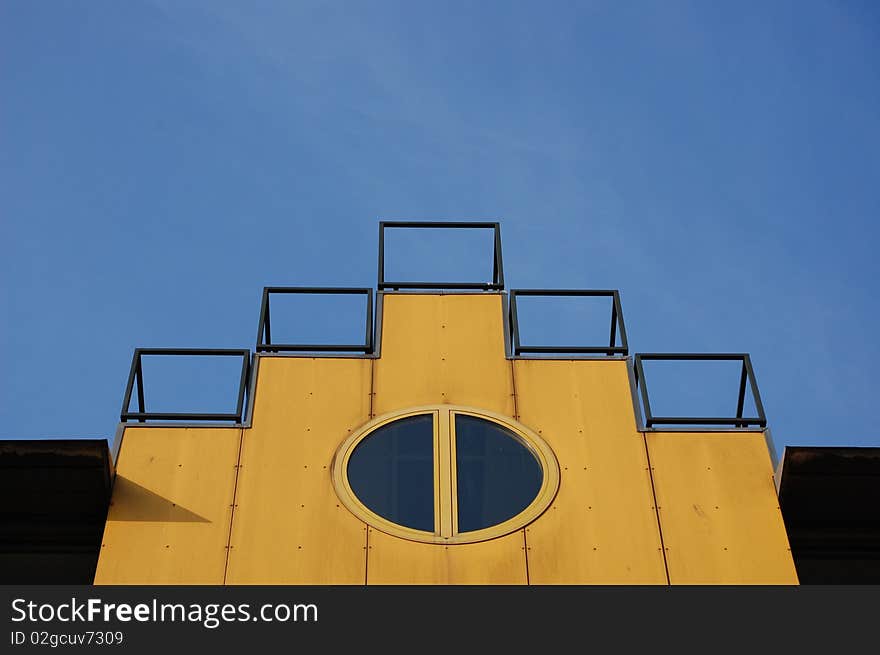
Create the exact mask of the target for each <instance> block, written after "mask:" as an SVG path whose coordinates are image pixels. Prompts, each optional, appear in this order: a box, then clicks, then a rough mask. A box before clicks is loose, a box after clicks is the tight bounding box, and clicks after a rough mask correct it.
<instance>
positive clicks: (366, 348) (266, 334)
mask: <svg viewBox="0 0 880 655" xmlns="http://www.w3.org/2000/svg"><path fill="white" fill-rule="evenodd" d="M273 293H279V294H280V293H283V294H315V295H361V294H363V295H365V296H366V297H367V321H366V330H365V336H364V343H362V344H304V343H272V326H271V320H270V313H269V296H270V295H271V294H273ZM373 344H374V338H373V290H372V289H371V288H369V287H263V302H262V304H261V306H260V324H259V326H258V328H257V346H256V349H257V352H258V353H260V352H268V353H277V352H354V353H364V354H367V355H368V354H370V353H372V352H373Z"/></svg>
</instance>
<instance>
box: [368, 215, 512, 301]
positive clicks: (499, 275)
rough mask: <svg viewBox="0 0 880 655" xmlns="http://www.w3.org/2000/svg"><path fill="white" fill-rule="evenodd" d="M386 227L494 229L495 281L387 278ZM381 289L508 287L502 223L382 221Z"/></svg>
mask: <svg viewBox="0 0 880 655" xmlns="http://www.w3.org/2000/svg"><path fill="white" fill-rule="evenodd" d="M386 228H414V229H422V228H442V229H456V230H457V229H478V230H493V232H494V235H495V239H494V247H493V253H492V262H493V263H492V281H491V282H402V281H401V282H388V281H386V280H385V229H386ZM376 288H377V289H378V290H379V291H384V290H386V289H393V290H400V289H470V290H482V291H501V290H503V289H504V265H503V261H502V257H501V224H500V223H498V222H492V221H482V222H470V221H464V222H463V221H455V222H448V221H379V281H378V284H377V286H376Z"/></svg>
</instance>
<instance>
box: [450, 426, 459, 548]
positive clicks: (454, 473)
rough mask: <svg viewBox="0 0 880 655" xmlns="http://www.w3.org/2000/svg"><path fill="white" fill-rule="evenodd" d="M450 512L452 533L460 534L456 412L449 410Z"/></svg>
mask: <svg viewBox="0 0 880 655" xmlns="http://www.w3.org/2000/svg"><path fill="white" fill-rule="evenodd" d="M448 415H449V512H450V517H451V519H452V520H451V523H452V533H451V535H450V536H452V535H457V534H458V455H457V453H456V440H455V412H454V411H453V410H449V412H448Z"/></svg>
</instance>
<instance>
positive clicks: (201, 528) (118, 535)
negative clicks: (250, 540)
mask: <svg viewBox="0 0 880 655" xmlns="http://www.w3.org/2000/svg"><path fill="white" fill-rule="evenodd" d="M240 440H241V429H239V428H163V427H129V428H126V430H125V433H124V437H123V441H122V448H121V451H120V454H119V461H118V464H117V468H116V482H115V483H114V487H113V497H112V501H111V506H110V512H109V515H108V517H107V525H106V527H105V529H104V538H103V543H102V545H101V554H100V557H99V559H98V569H97V572H96V574H95V584H222V583H223V571H224V567H225V563H226V546H227V542H228V539H229V525H230V514H231V506H232V497H233V491H234V485H235V466H236V462H237V460H238V451H239V445H240Z"/></svg>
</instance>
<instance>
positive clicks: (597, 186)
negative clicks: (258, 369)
mask: <svg viewBox="0 0 880 655" xmlns="http://www.w3.org/2000/svg"><path fill="white" fill-rule="evenodd" d="M878 37H880V13H878V11H877V10H876V8H875V7H874V5H873V4H872V3H868V2H835V3H831V2H819V1H811V2H798V3H795V2H771V3H758V2H746V3H742V2H737V3H727V4H726V5H722V4H721V3H704V2H690V3H689V2H637V3H620V2H607V3H606V2H595V3H574V2H553V3H494V2H482V3H471V2H468V3H463V2H462V3H456V2H450V3H412V2H401V3H326V2H300V3H286V2H275V3H269V2H253V3H231V2H229V3H227V2H183V1H180V0H175V1H173V2H171V1H169V2H133V1H132V2H125V3H120V2H109V1H108V2H102V1H99V0H93V1H91V2H88V3H82V2H52V3H49V2H41V3H35V2H26V1H6V2H3V3H2V4H0V243H2V244H3V257H2V258H0V280H2V283H0V347H2V352H3V365H2V367H0V425H2V428H0V437H5V438H12V437H15V438H41V437H111V436H112V434H113V431H114V429H115V425H116V417H117V416H118V411H119V404H120V402H121V398H122V393H123V388H124V383H125V379H126V376H127V372H128V366H129V362H130V358H131V353H132V350H133V348H134V347H135V346H181V347H184V346H190V347H252V346H253V342H254V335H255V333H256V319H257V312H258V309H259V296H260V289H261V287H262V286H263V285H267V284H273V285H285V284H318V285H355V286H369V285H372V284H374V283H375V278H376V268H375V255H376V246H377V222H378V220H379V219H380V218H384V219H388V220H393V219H425V220H446V219H449V220H466V219H472V220H493V219H497V220H500V221H501V222H502V236H503V241H504V256H505V272H506V276H507V282H508V286H509V287H587V288H617V289H620V290H621V295H622V300H623V309H624V313H625V316H626V320H627V328H628V332H629V339H630V346H631V349H632V350H633V351H635V352H649V351H725V352H731V351H733V352H740V351H747V352H750V353H751V354H752V357H753V361H754V364H755V370H756V373H757V377H758V382H759V385H760V387H761V391H762V396H763V400H764V404H765V407H766V410H767V415H768V418H769V421H770V425H771V427H772V428H773V434H774V439H775V441H776V444H777V446H778V447H779V448H781V447H782V446H784V445H786V444H791V445H794V444H799V445H802V444H828V445H832V444H841V445H880V433H878V431H877V429H876V427H875V426H874V425H873V421H872V418H873V411H874V410H875V408H876V402H877V401H876V399H877V384H876V380H877V375H876V373H875V371H876V370H877V369H878V367H880V347H878V342H877V338H876V336H877V332H878V330H877V328H878V309H877V305H876V298H877V295H878V290H880V283H878V279H880V274H878V273H880V270H878V268H880V267H878V263H877V257H876V247H877V238H878V227H877V221H876V219H877V216H878V213H880V212H878V210H880V184H878V179H880V170H878V169H880V166H878V162H880V154H878V153H880V73H878V71H880V67H878V63H880V47H878V44H880V40H878ZM457 243H458V245H457V246H456V247H457V248H458V250H456V251H455V252H456V254H455V255H454V256H450V257H449V258H447V259H445V260H439V261H434V260H433V259H432V260H431V261H429V262H428V263H426V262H425V258H424V257H423V256H422V255H421V253H422V252H427V253H428V254H432V253H436V250H437V249H436V248H433V249H432V248H426V247H425V244H424V243H422V244H419V242H418V241H414V240H412V239H411V240H410V245H409V246H407V247H399V248H398V249H397V250H396V251H395V252H397V253H402V254H400V255H399V256H400V259H399V260H397V262H395V265H397V266H399V267H400V270H401V271H410V270H412V271H416V270H419V272H420V273H424V274H432V273H437V272H441V271H443V270H445V271H448V270H455V269H457V268H461V267H465V266H467V265H470V264H471V263H472V258H471V257H470V253H471V252H472V250H473V248H475V247H476V246H475V245H474V244H469V243H464V242H457ZM462 243H464V245H461V244H462ZM420 248H421V250H420ZM395 256H398V255H395ZM420 266H421V267H422V269H419V267H420ZM432 266H433V268H432ZM444 267H445V268H444ZM560 311H562V310H560ZM565 311H572V310H571V308H568V309H567V310H565ZM585 311H586V310H585ZM292 315H293V314H292ZM573 315H574V316H583V317H586V316H587V314H586V313H585V314H578V313H575V314H573ZM322 316H323V317H324V321H322V322H318V323H316V324H312V325H305V326H301V327H302V329H304V330H316V331H317V332H320V331H322V330H324V329H337V328H338V327H339V325H340V324H341V323H346V322H345V321H342V322H341V321H339V320H335V319H334V318H333V315H332V313H331V312H323V313H322ZM352 316H354V317H355V320H357V312H356V311H354V312H353V313H352ZM603 320H604V319H603ZM555 323H557V321H554V320H549V321H544V322H543V323H542V321H541V320H537V319H536V320H535V321H534V322H533V324H532V325H533V327H530V330H532V334H533V335H534V337H535V340H540V339H542V338H546V339H553V338H557V337H559V335H557V334H555V333H554V332H553V330H554V328H553V325H554V324H555ZM682 375H683V377H680V378H674V377H673V378H671V379H672V380H676V379H677V380H678V383H677V384H676V383H673V384H671V385H665V386H664V385H661V388H660V389H659V390H658V393H661V394H662V393H664V390H667V391H668V390H671V392H672V393H671V395H669V398H668V400H669V402H670V403H674V402H676V401H678V402H681V401H682V399H684V401H685V402H683V403H682V404H683V405H684V406H688V402H689V400H690V399H692V400H693V401H694V402H697V401H699V402H704V401H705V402H709V401H707V400H706V398H703V397H702V396H701V394H702V392H703V391H704V390H703V389H702V385H701V384H699V383H697V384H695V383H694V382H693V380H694V379H698V378H691V377H688V375H690V374H682ZM169 380H172V378H169ZM173 380H176V385H177V386H175V382H174V381H172V383H171V388H170V390H169V389H166V390H165V393H166V394H168V395H167V398H168V399H171V400H173V399H174V398H175V397H178V399H180V398H183V399H187V398H189V397H190V396H188V394H193V396H192V398H193V401H194V402H195V401H198V402H202V401H203V400H204V399H202V398H200V397H198V396H199V394H200V393H207V391H205V390H203V389H202V390H196V389H195V385H197V384H198V385H199V386H200V387H201V385H203V384H204V380H205V378H204V377H202V378H199V377H193V378H191V379H190V380H189V382H187V378H186V376H183V375H182V376H181V377H179V378H173ZM708 386H711V385H707V387H708ZM220 387H222V385H220ZM220 387H218V388H216V389H214V388H212V389H210V390H209V391H210V392H211V393H215V392H216V393H228V389H225V388H220ZM712 402H714V401H712ZM725 402H727V403H728V404H729V398H726V399H725Z"/></svg>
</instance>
